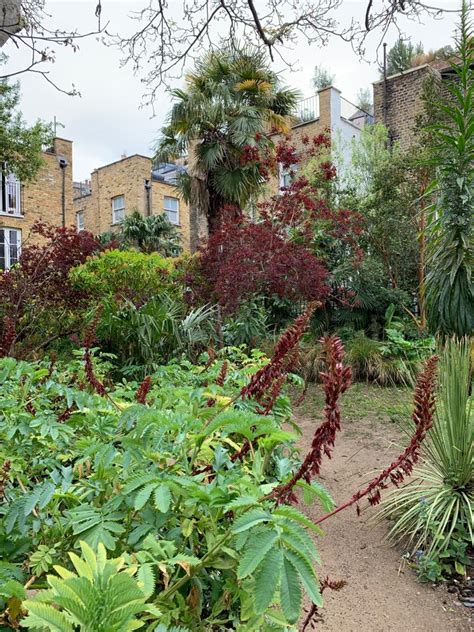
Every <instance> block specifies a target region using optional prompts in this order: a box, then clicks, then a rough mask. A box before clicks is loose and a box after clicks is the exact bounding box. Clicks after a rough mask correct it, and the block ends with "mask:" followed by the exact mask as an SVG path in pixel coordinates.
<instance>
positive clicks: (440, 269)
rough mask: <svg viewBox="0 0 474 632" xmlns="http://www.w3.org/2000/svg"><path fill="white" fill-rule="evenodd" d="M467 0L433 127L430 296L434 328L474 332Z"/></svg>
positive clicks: (473, 138)
mask: <svg viewBox="0 0 474 632" xmlns="http://www.w3.org/2000/svg"><path fill="white" fill-rule="evenodd" d="M468 12H469V8H468V3H467V2H466V1H464V2H463V6H462V17H461V24H460V28H459V34H458V36H457V42H456V43H457V51H456V55H455V58H454V61H453V62H452V63H451V74H452V76H453V78H452V79H449V80H448V81H447V82H446V86H445V87H446V89H445V91H444V92H443V96H442V97H441V98H440V100H439V102H438V103H436V104H435V111H436V114H437V118H438V122H437V123H436V124H435V125H433V126H432V127H431V132H432V134H433V139H434V142H433V162H434V164H435V166H436V168H437V174H438V175H437V179H436V181H435V182H434V183H433V186H432V187H431V190H430V192H429V193H430V194H431V193H434V203H433V206H432V221H431V225H430V230H429V239H428V260H427V264H428V274H427V276H426V299H427V307H428V318H429V322H430V326H431V328H432V330H433V331H438V332H440V333H442V334H445V335H452V334H456V335H458V336H464V335H472V332H473V331H474V284H473V279H472V268H473V264H474V107H473V101H474V70H473V68H472V66H473V61H474V44H473V42H474V35H473V29H472V22H471V20H470V19H469V13H468Z"/></svg>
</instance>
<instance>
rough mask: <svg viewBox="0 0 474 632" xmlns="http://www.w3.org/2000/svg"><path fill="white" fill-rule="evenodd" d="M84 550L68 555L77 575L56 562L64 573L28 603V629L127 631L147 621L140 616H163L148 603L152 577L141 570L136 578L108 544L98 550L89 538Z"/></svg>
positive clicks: (90, 631)
mask: <svg viewBox="0 0 474 632" xmlns="http://www.w3.org/2000/svg"><path fill="white" fill-rule="evenodd" d="M81 550H82V557H79V556H78V555H76V554H75V553H70V554H69V557H70V558H71V562H72V564H73V566H74V568H75V570H76V573H77V574H76V573H73V572H71V571H69V570H67V569H66V568H63V567H62V566H55V570H56V572H57V573H58V575H59V577H57V576H54V575H49V576H48V584H49V586H50V589H49V590H47V591H44V592H40V593H39V594H38V596H37V597H36V599H31V600H26V601H24V602H23V607H24V608H25V609H26V610H27V611H28V613H29V614H28V616H27V617H26V619H24V620H23V621H22V625H23V626H24V627H26V628H33V629H35V630H52V631H53V632H73V630H77V629H79V630H80V631H81V632H127V631H129V630H135V629H137V628H140V627H141V626H142V625H143V622H142V621H139V620H138V619H137V618H136V617H135V615H137V614H140V613H143V612H145V611H147V610H148V611H150V609H152V610H153V613H154V614H159V613H158V611H157V610H156V608H153V606H151V605H146V604H145V601H146V599H147V597H148V596H149V595H150V594H151V593H152V592H153V589H154V582H152V585H149V580H150V578H148V577H145V575H144V574H142V576H141V575H140V571H139V576H138V581H137V580H135V579H134V578H133V577H132V576H131V574H130V573H129V572H128V570H124V569H123V566H124V559H123V558H117V559H112V560H110V559H109V560H108V559H107V555H106V550H105V547H104V545H103V544H99V546H98V548H97V554H96V553H95V552H94V551H93V550H92V549H91V547H90V546H89V545H88V544H86V543H85V542H81Z"/></svg>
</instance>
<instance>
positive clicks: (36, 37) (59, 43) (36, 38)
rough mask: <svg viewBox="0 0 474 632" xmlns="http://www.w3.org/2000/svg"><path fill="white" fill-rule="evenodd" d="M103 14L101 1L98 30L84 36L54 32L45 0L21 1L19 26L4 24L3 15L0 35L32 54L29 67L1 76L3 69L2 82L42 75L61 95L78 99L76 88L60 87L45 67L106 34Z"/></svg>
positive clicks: (16, 24) (98, 12) (75, 32)
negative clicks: (61, 51) (67, 51)
mask: <svg viewBox="0 0 474 632" xmlns="http://www.w3.org/2000/svg"><path fill="white" fill-rule="evenodd" d="M101 11H102V6H101V0H98V4H97V6H96V8H95V17H96V18H97V30H94V31H90V32H86V33H80V32H78V31H77V30H75V31H68V30H64V29H61V28H54V29H52V28H50V27H48V26H47V24H48V21H49V20H51V17H52V16H51V15H49V14H48V13H47V12H46V11H45V0H21V2H20V13H19V19H18V21H17V22H16V23H7V22H6V21H5V19H3V20H2V17H1V15H0V34H1V33H3V34H5V35H7V36H8V39H9V40H10V41H11V42H13V43H14V44H15V46H16V47H17V49H19V50H21V49H28V50H29V51H30V53H31V58H30V61H29V63H27V64H25V65H24V66H22V67H20V68H18V69H16V70H13V71H9V72H1V71H2V70H3V69H2V67H1V66H0V72H1V74H0V80H2V79H8V78H10V77H16V76H18V75H21V74H24V73H28V72H31V73H35V74H38V75H41V76H42V77H43V78H44V79H45V80H46V81H47V82H48V83H50V84H51V85H52V86H53V87H54V88H55V89H56V90H59V92H63V93H64V94H68V95H78V94H79V92H78V91H77V89H76V88H75V86H74V85H72V87H71V88H70V89H64V88H62V87H60V86H59V85H58V84H57V83H56V82H55V81H54V80H53V79H52V78H51V76H50V71H49V70H45V69H44V66H45V65H47V64H50V63H53V62H54V61H55V60H56V55H57V51H58V50H59V49H63V48H71V49H72V50H73V51H74V52H76V51H77V50H78V48H79V45H78V41H79V40H83V39H86V38H89V37H91V36H94V35H99V34H102V33H104V34H105V33H106V28H107V24H106V25H105V26H104V27H101V23H100V16H101ZM18 27H20V30H17V31H16V29H17V28H18ZM15 31H16V32H15ZM38 66H39V68H38Z"/></svg>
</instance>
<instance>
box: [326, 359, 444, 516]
mask: <svg viewBox="0 0 474 632" xmlns="http://www.w3.org/2000/svg"><path fill="white" fill-rule="evenodd" d="M437 367H438V356H432V357H431V358H429V360H427V361H426V363H425V368H424V369H423V371H422V372H421V373H420V374H419V375H418V378H417V381H416V387H415V394H414V406H413V413H412V419H413V422H414V424H415V432H414V434H413V437H412V438H411V441H410V443H409V444H408V446H407V447H406V448H405V450H404V451H403V452H402V453H401V454H400V456H399V457H398V458H397V459H396V460H395V461H394V462H393V463H391V465H389V467H387V468H386V469H385V470H383V472H381V474H379V476H377V477H376V478H374V479H373V480H372V481H371V482H370V483H369V484H368V485H367V486H366V487H365V488H364V489H362V490H360V491H358V492H356V493H355V494H354V495H353V496H352V498H350V499H349V500H348V501H347V502H345V503H344V504H342V505H339V507H336V509H334V510H333V511H331V512H330V513H328V514H325V515H324V516H323V517H322V518H319V520H317V521H316V524H320V523H321V522H324V520H327V519H328V518H330V517H331V516H334V515H335V514H337V513H339V512H340V511H342V510H343V509H347V507H350V506H351V505H356V510H357V515H359V514H360V509H359V502H360V500H362V498H364V497H366V496H367V497H368V500H369V504H370V505H377V504H378V503H379V502H380V500H381V490H382V489H385V488H386V487H387V486H388V484H389V483H392V485H395V486H396V487H398V485H400V483H403V481H404V480H405V477H406V476H410V475H411V473H412V472H413V467H414V466H415V465H416V463H417V462H418V459H419V457H420V450H421V443H422V442H423V440H424V438H425V437H426V433H427V432H428V430H429V429H430V428H431V426H432V425H433V417H434V413H435V407H436V387H437Z"/></svg>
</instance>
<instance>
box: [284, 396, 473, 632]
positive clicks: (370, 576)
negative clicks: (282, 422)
mask: <svg viewBox="0 0 474 632" xmlns="http://www.w3.org/2000/svg"><path fill="white" fill-rule="evenodd" d="M304 412H306V415H304V413H303V412H301V414H298V411H296V415H297V419H298V422H299V424H300V427H301V429H302V431H303V435H302V438H301V441H300V445H301V448H302V450H304V449H305V447H307V446H309V444H310V442H311V438H312V435H313V432H314V428H315V424H317V423H319V422H318V421H315V420H313V419H311V418H309V417H308V415H307V408H306V410H305V411H304ZM399 440H400V436H399V434H398V432H397V430H396V427H395V426H394V425H393V424H390V422H389V421H387V422H386V423H384V422H381V421H380V420H379V419H378V420H377V422H375V421H374V419H370V417H368V418H363V419H361V420H357V421H355V420H353V421H348V422H347V424H346V427H345V428H344V429H343V431H342V432H341V434H340V435H339V437H338V440H337V442H336V448H335V450H334V453H333V458H332V459H331V460H326V461H325V462H324V463H323V470H322V473H323V477H321V478H322V480H321V482H322V483H323V484H324V485H325V486H326V487H327V488H328V489H329V490H330V492H331V494H332V495H333V498H334V499H335V501H336V503H337V504H339V503H341V502H343V501H345V500H347V499H348V498H349V497H350V496H351V495H352V493H353V492H354V491H356V490H357V489H359V487H362V485H363V483H364V482H367V480H369V479H370V474H371V473H372V472H373V471H374V470H375V469H378V470H380V469H383V467H384V466H385V465H386V464H387V463H390V462H391V460H392V458H393V457H395V456H396V455H397V454H398V453H399V451H400V450H399V448H398V447H397V442H399ZM304 511H305V512H306V513H307V515H308V516H309V517H311V518H314V519H315V518H317V517H318V515H321V509H320V508H319V507H317V506H314V507H307V508H305V509H304ZM370 513H371V510H370V509H368V510H367V511H363V513H362V515H361V517H360V518H358V517H357V514H356V512H355V510H353V509H349V510H346V511H344V512H341V513H340V514H339V515H337V516H335V517H334V518H331V519H329V520H328V521H327V522H326V523H325V530H326V536H325V537H324V538H320V539H319V540H318V543H317V544H318V548H319V550H320V553H321V557H322V560H323V569H322V571H321V572H320V575H321V576H324V577H325V576H326V575H329V577H330V578H331V579H345V580H346V581H347V585H346V586H345V587H344V589H343V590H342V591H340V592H338V593H332V594H331V593H330V591H327V592H325V608H324V612H323V615H324V620H323V621H322V622H320V623H318V624H317V625H316V627H315V629H316V630H323V631H324V632H349V631H350V632H352V631H354V632H392V631H393V632H395V631H396V632H465V631H469V630H473V629H474V628H473V627H472V621H470V620H469V615H470V611H469V610H468V609H467V608H465V607H464V606H462V605H461V604H460V603H459V602H458V601H457V600H456V599H455V598H454V597H453V596H452V595H451V594H449V593H447V592H446V591H445V589H443V588H436V589H435V588H433V587H432V586H430V585H426V584H420V583H419V582H418V581H417V579H416V576H415V573H414V572H413V571H412V570H411V569H410V568H408V567H407V566H406V565H405V564H404V563H403V562H402V560H401V554H400V551H397V549H395V548H393V547H391V546H390V545H389V544H387V542H386V541H384V536H385V533H386V529H385V526H384V525H383V524H382V525H373V524H372V523H369V516H370ZM300 629H302V626H301V628H300ZM309 629H311V628H309Z"/></svg>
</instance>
